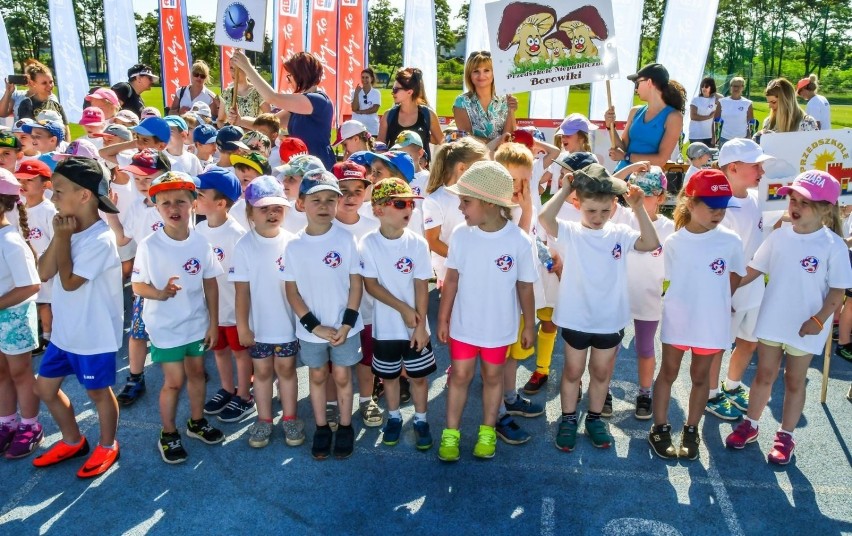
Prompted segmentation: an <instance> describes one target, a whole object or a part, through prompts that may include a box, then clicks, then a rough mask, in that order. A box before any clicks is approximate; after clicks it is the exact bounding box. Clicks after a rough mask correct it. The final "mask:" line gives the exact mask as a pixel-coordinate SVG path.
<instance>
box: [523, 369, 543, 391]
mask: <svg viewBox="0 0 852 536" xmlns="http://www.w3.org/2000/svg"><path fill="white" fill-rule="evenodd" d="M546 383H547V374H542V373H541V372H539V371H537V370H536V371H535V372H533V373H532V376H530V381H528V382H527V383H526V385H524V389H523V390H524V394H526V395H534V394H536V393H538V392H539V391H541V388H542V387H544V384H546Z"/></svg>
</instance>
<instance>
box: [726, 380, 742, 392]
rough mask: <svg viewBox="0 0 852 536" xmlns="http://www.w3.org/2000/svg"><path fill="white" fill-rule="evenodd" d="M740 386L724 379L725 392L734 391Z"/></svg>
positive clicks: (736, 382)
mask: <svg viewBox="0 0 852 536" xmlns="http://www.w3.org/2000/svg"><path fill="white" fill-rule="evenodd" d="M740 385H742V382H738V381H734V380H732V379H730V378H726V379H725V390H726V391H733V390H734V389H736V388H737V387H739V386H740Z"/></svg>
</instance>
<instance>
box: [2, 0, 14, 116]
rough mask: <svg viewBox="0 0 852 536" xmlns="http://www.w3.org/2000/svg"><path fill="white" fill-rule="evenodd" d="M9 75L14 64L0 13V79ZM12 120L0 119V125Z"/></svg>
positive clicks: (4, 24) (4, 23) (12, 72)
mask: <svg viewBox="0 0 852 536" xmlns="http://www.w3.org/2000/svg"><path fill="white" fill-rule="evenodd" d="M10 74H15V63H14V61H13V60H12V47H11V46H10V45H9V34H8V33H7V32H6V21H5V20H3V14H2V13H0V79H5V78H6V77H7V76H9V75H10ZM14 119H15V118H14V117H12V116H9V117H3V118H0V124H3V125H6V126H11V125H12V121H13V120H14Z"/></svg>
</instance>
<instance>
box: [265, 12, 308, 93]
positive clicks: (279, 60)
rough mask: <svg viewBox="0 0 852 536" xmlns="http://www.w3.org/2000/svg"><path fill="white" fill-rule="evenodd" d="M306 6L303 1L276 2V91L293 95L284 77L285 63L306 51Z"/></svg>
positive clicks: (273, 68) (273, 69) (274, 18)
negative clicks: (297, 53) (291, 57)
mask: <svg viewBox="0 0 852 536" xmlns="http://www.w3.org/2000/svg"><path fill="white" fill-rule="evenodd" d="M305 20H306V19H305V5H304V3H303V0H275V14H274V16H273V17H272V85H273V86H274V87H275V90H276V91H285V92H287V93H292V92H293V89H292V88H291V87H289V84H288V83H287V77H286V76H284V75H285V74H286V73H285V72H284V62H285V61H286V60H287V58H289V57H290V56H292V55H293V54H295V53H296V52H304V50H305Z"/></svg>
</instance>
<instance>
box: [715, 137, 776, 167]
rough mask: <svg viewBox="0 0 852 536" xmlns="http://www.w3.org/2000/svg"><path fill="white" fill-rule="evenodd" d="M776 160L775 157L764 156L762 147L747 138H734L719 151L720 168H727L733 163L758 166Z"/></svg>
mask: <svg viewBox="0 0 852 536" xmlns="http://www.w3.org/2000/svg"><path fill="white" fill-rule="evenodd" d="M774 159H775V157H774V156H769V155H768V154H764V153H763V149H761V148H760V145H758V144H756V143H755V142H753V141H752V140H750V139H747V138H734V139H732V140H730V141H727V142H725V145H723V146H722V149H721V150H720V151H719V166H726V165H728V164H730V163H731V162H744V163H746V164H757V163H758V162H766V161H767V160H774Z"/></svg>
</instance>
